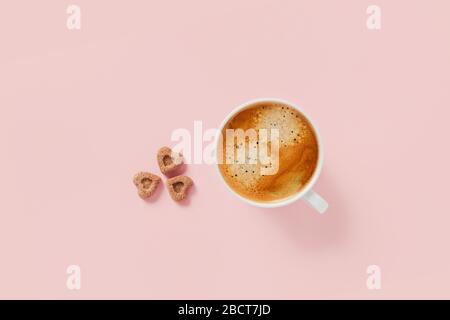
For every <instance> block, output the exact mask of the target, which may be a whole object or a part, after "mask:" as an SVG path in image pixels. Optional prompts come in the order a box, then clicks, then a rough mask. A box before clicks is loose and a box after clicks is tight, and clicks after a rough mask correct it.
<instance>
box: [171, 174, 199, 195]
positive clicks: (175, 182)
mask: <svg viewBox="0 0 450 320" xmlns="http://www.w3.org/2000/svg"><path fill="white" fill-rule="evenodd" d="M193 184H194V182H193V181H192V179H191V178H189V177H187V176H176V177H173V178H170V179H168V180H167V189H168V190H169V193H170V196H171V197H172V199H173V200H175V201H181V200H183V199H184V198H186V197H187V193H188V190H189V188H190V187H192V185H193Z"/></svg>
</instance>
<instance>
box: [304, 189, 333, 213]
mask: <svg viewBox="0 0 450 320" xmlns="http://www.w3.org/2000/svg"><path fill="white" fill-rule="evenodd" d="M303 200H305V202H306V203H307V204H309V205H310V206H311V207H313V208H314V209H316V210H317V212H319V213H325V211H327V209H328V203H327V202H326V201H325V200H324V199H323V198H322V197H321V196H319V195H318V194H317V193H315V192H314V191H312V190H311V191H309V192H308V193H306V194H305V195H304V196H303Z"/></svg>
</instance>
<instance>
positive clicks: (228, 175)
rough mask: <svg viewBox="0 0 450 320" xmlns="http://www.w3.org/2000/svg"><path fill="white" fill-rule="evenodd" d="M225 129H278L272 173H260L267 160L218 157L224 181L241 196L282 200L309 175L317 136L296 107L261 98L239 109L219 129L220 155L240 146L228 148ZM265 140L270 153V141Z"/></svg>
mask: <svg viewBox="0 0 450 320" xmlns="http://www.w3.org/2000/svg"><path fill="white" fill-rule="evenodd" d="M227 129H234V130H237V129H242V130H244V131H245V130H248V129H254V130H256V131H258V130H260V129H266V130H267V131H268V132H270V130H271V129H277V130H278V132H279V158H278V159H279V160H278V171H276V173H275V174H272V175H264V174H261V168H262V166H264V167H266V165H267V163H264V164H262V163H261V162H260V161H257V163H256V164H251V163H248V162H246V163H243V164H240V163H237V162H236V161H231V163H230V162H228V163H227V162H226V161H225V159H218V162H219V170H220V172H221V174H222V176H223V178H224V179H225V181H226V183H227V184H228V185H229V186H230V187H231V188H232V189H233V190H234V191H235V192H237V193H238V194H239V195H241V196H242V197H244V198H247V199H249V200H253V201H257V202H273V201H282V200H284V199H286V198H288V197H290V196H293V195H294V194H296V193H298V192H299V191H301V189H302V188H303V187H304V186H305V185H306V184H307V183H308V181H309V180H310V179H311V177H312V175H313V173H314V171H315V169H316V166H317V161H318V153H319V151H318V143H317V138H316V135H315V133H314V130H313V128H312V126H311V124H310V123H309V121H308V120H307V119H306V118H305V117H304V116H303V115H302V114H301V113H300V112H298V111H297V110H296V109H294V108H292V107H290V106H287V105H285V104H281V103H274V102H264V103H257V104H255V105H252V106H250V107H248V108H247V109H244V110H243V111H241V112H239V113H238V114H236V115H235V116H234V117H233V118H231V119H230V120H229V121H228V123H227V124H226V125H225V126H224V128H223V130H222V137H223V139H224V143H223V146H222V148H223V155H222V156H226V155H229V154H232V155H233V154H234V153H230V151H231V152H234V151H236V149H237V148H239V147H240V148H242V147H243V146H242V145H241V146H239V145H237V143H234V144H232V145H231V147H232V148H234V150H229V148H230V145H228V144H227V143H225V137H226V130H227ZM257 139H259V137H258V138H257ZM257 141H258V140H257ZM268 141H270V139H268ZM257 143H259V141H258V142H257ZM268 144H269V146H268V148H269V151H268V152H269V153H270V151H271V146H270V142H269V143H268ZM251 146H253V147H254V145H251V144H250V143H249V140H248V139H247V140H246V142H245V150H246V154H249V148H250V147H251ZM227 149H228V150H227ZM233 160H234V159H233ZM268 165H271V164H268ZM266 168H267V167H266Z"/></svg>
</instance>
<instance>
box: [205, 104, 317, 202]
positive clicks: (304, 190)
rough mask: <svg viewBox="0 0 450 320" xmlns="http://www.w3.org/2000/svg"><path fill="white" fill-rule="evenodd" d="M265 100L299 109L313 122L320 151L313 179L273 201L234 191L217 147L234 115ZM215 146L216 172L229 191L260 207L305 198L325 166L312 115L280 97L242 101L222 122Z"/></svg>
mask: <svg viewBox="0 0 450 320" xmlns="http://www.w3.org/2000/svg"><path fill="white" fill-rule="evenodd" d="M263 102H274V103H280V104H285V105H288V106H290V107H292V108H294V109H296V110H297V111H299V112H300V113H301V114H302V115H303V116H304V117H305V118H306V119H307V120H308V121H309V123H310V124H311V126H312V128H313V130H314V133H315V135H316V139H317V145H318V149H319V150H318V151H319V157H318V160H317V165H316V169H315V170H314V173H313V175H312V177H311V179H309V181H308V183H307V184H306V186H304V187H303V188H302V189H301V190H300V191H299V192H298V193H296V194H294V195H292V196H290V197H288V198H286V199H284V200H279V201H272V202H258V201H253V200H250V199H247V198H245V197H243V196H241V195H240V194H239V193H237V192H236V191H234V190H233V189H232V188H231V187H230V186H229V185H228V183H227V182H226V181H225V179H224V177H223V176H222V173H221V172H220V169H219V163H217V148H218V145H219V142H220V141H219V139H221V133H222V130H223V128H224V126H225V125H226V124H227V123H228V121H229V120H230V119H231V118H232V117H234V116H235V115H236V114H238V113H239V112H241V111H242V110H244V109H246V108H248V107H250V106H252V105H254V104H258V103H263ZM214 146H215V150H216V152H215V159H216V163H215V167H216V172H217V174H218V175H219V177H220V179H221V180H222V182H223V183H224V184H225V186H226V188H227V190H228V191H230V192H231V193H232V194H234V195H235V196H237V197H238V198H239V199H241V200H242V201H244V202H245V203H247V204H250V205H253V206H256V207H260V208H278V207H283V206H287V205H289V204H291V203H293V202H295V201H297V200H300V199H301V198H303V197H304V196H305V195H306V194H307V193H308V192H310V191H311V190H312V188H313V186H314V185H315V184H316V182H317V179H318V178H319V176H320V172H321V171H322V166H323V157H324V155H323V144H322V139H321V137H320V133H319V130H318V128H317V126H316V125H315V124H314V122H313V121H312V119H311V117H310V116H309V115H308V114H307V113H305V111H304V110H303V109H302V108H300V107H299V106H298V105H297V104H295V103H292V102H289V101H286V100H283V99H278V98H259V99H254V100H250V101H247V102H245V103H242V104H241V105H239V106H238V107H236V108H235V109H234V110H232V111H231V112H230V113H229V114H228V116H226V117H225V119H224V120H223V121H222V123H221V124H220V127H219V129H218V130H217V134H216V137H215V141H214Z"/></svg>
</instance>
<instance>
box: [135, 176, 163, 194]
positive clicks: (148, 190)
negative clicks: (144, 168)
mask: <svg viewBox="0 0 450 320" xmlns="http://www.w3.org/2000/svg"><path fill="white" fill-rule="evenodd" d="M133 182H134V185H135V186H136V188H137V189H138V194H139V196H140V197H141V198H142V199H146V198H149V197H151V196H152V195H153V193H155V191H156V189H157V188H158V185H159V183H160V182H161V178H160V177H158V176H157V175H154V174H152V173H149V172H139V173H138V174H136V175H135V176H134V178H133Z"/></svg>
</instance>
